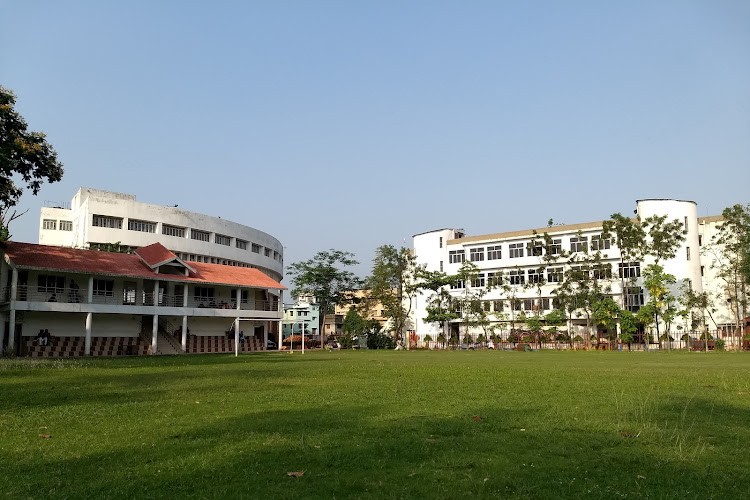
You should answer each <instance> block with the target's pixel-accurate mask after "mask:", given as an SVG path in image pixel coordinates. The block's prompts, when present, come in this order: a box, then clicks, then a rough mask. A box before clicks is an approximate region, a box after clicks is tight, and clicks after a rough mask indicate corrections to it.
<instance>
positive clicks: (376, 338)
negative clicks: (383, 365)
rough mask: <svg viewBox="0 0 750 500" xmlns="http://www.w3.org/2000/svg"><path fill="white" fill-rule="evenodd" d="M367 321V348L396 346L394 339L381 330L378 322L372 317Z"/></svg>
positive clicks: (390, 347) (391, 347)
mask: <svg viewBox="0 0 750 500" xmlns="http://www.w3.org/2000/svg"><path fill="white" fill-rule="evenodd" d="M367 323H368V327H367V348H368V349H393V348H395V347H396V341H395V340H394V338H393V337H391V336H390V335H387V334H386V333H384V332H383V331H382V328H381V326H380V323H378V322H377V321H376V320H374V319H371V320H368V322H367Z"/></svg>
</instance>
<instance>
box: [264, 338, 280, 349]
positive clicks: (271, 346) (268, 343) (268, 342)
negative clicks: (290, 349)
mask: <svg viewBox="0 0 750 500" xmlns="http://www.w3.org/2000/svg"><path fill="white" fill-rule="evenodd" d="M278 347H279V346H278V345H276V342H274V341H273V340H271V339H268V340H266V350H273V349H278Z"/></svg>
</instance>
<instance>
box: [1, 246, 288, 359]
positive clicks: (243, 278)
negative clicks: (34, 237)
mask: <svg viewBox="0 0 750 500" xmlns="http://www.w3.org/2000/svg"><path fill="white" fill-rule="evenodd" d="M0 257H1V260H0V264H1V265H0V325H2V328H0V349H10V350H14V351H16V352H17V353H18V354H21V355H32V356H44V357H48V356H50V357H52V356H77V355H89V354H91V355H104V356H107V355H118V354H146V353H147V352H150V353H153V354H156V353H163V354H180V353H202V352H235V353H237V352H239V351H254V350H263V349H265V347H266V342H267V341H268V340H269V336H271V337H274V336H275V338H278V337H279V334H280V332H281V328H280V323H281V319H282V311H281V307H280V304H282V303H283V290H284V289H285V287H284V286H283V285H281V284H280V283H278V281H276V280H274V279H272V278H271V277H269V276H268V275H267V274H265V273H263V272H261V271H260V270H258V269H253V268H250V267H230V266H225V265H220V264H210V263H204V262H185V261H183V260H182V259H180V258H179V257H177V256H176V255H175V254H174V253H173V252H170V251H169V250H167V249H166V248H165V247H164V246H163V245H161V244H160V243H154V244H152V245H149V246H146V247H143V248H138V249H136V250H135V251H134V252H133V253H132V254H126V253H114V252H102V251H96V250H86V249H77V248H67V247H60V246H47V245H36V244H32V243H18V242H12V241H8V242H4V243H0ZM44 330H49V332H50V334H51V335H52V338H53V341H52V342H51V343H50V344H49V345H43V343H42V342H36V341H35V337H36V336H37V334H38V333H39V332H40V331H44Z"/></svg>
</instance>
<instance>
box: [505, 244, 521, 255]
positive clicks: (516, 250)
mask: <svg viewBox="0 0 750 500" xmlns="http://www.w3.org/2000/svg"><path fill="white" fill-rule="evenodd" d="M508 253H509V255H508V257H510V258H511V259H515V258H517V257H523V243H511V244H510V245H508Z"/></svg>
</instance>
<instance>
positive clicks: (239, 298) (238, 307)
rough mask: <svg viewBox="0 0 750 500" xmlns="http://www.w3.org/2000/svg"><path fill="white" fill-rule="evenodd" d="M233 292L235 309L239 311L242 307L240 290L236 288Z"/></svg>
mask: <svg viewBox="0 0 750 500" xmlns="http://www.w3.org/2000/svg"><path fill="white" fill-rule="evenodd" d="M234 294H235V297H236V298H237V310H238V311H239V310H240V309H241V307H242V290H241V289H239V288H238V289H237V290H235V292H234Z"/></svg>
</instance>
